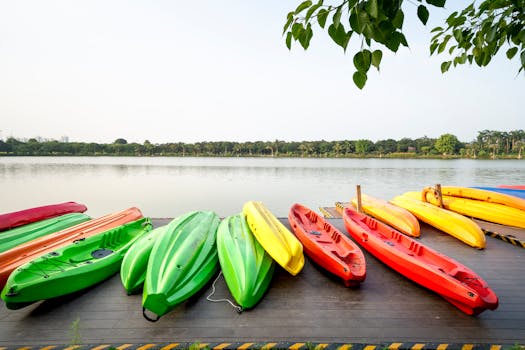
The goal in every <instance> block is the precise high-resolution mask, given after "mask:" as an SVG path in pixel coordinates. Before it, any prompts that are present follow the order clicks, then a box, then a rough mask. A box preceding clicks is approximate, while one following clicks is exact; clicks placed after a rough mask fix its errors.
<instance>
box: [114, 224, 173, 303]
mask: <svg viewBox="0 0 525 350" xmlns="http://www.w3.org/2000/svg"><path fill="white" fill-rule="evenodd" d="M166 228H167V226H161V227H157V228H156V229H154V230H153V231H151V233H149V234H147V235H143V236H141V237H140V238H139V239H138V240H137V241H136V242H135V243H134V244H133V245H132V246H131V247H130V248H129V249H128V251H127V253H126V255H124V259H122V265H121V268H120V279H121V281H122V285H123V286H124V289H126V292H128V294H134V293H137V292H139V291H140V290H141V289H142V287H143V285H144V281H145V280H146V270H147V268H148V260H149V256H150V254H151V250H152V249H153V245H154V244H155V241H156V240H157V238H159V236H160V235H162V234H163V233H164V231H166Z"/></svg>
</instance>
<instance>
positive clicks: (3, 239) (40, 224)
mask: <svg viewBox="0 0 525 350" xmlns="http://www.w3.org/2000/svg"><path fill="white" fill-rule="evenodd" d="M88 220H91V218H90V217H89V216H87V215H85V214H81V213H72V214H65V215H61V216H58V217H54V218H51V219H46V220H42V221H37V222H33V223H31V224H27V225H23V226H19V227H17V228H13V229H10V230H7V231H4V232H2V233H1V234H0V253H2V252H5V251H8V250H9V249H11V248H14V247H16V246H17V245H20V244H22V243H25V242H29V241H32V240H33V239H36V238H38V237H42V236H45V235H49V234H51V233H54V232H58V231H61V230H63V229H66V228H68V227H71V226H75V225H77V224H80V223H82V222H85V221H88Z"/></svg>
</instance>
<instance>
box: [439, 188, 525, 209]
mask: <svg viewBox="0 0 525 350" xmlns="http://www.w3.org/2000/svg"><path fill="white" fill-rule="evenodd" d="M441 194H442V195H443V196H452V197H459V198H465V199H475V200H478V201H484V202H488V203H496V204H503V205H506V206H508V207H512V208H516V209H520V210H525V199H523V198H518V197H515V196H510V195H508V194H504V193H497V192H493V191H487V190H482V189H479V188H470V187H458V186H442V187H441Z"/></svg>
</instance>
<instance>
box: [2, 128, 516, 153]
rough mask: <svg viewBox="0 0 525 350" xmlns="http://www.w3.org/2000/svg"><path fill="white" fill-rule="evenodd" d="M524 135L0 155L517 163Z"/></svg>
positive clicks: (34, 148) (46, 147)
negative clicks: (512, 160)
mask: <svg viewBox="0 0 525 350" xmlns="http://www.w3.org/2000/svg"><path fill="white" fill-rule="evenodd" d="M524 149H525V131H524V130H513V131H510V132H505V131H495V130H483V131H480V132H479V133H478V137H477V138H476V140H474V141H472V142H468V143H462V142H460V141H458V139H457V137H456V136H454V135H451V134H445V135H441V136H440V137H439V138H438V139H435V138H429V137H426V136H424V137H420V138H417V139H411V138H407V137H405V138H402V139H400V140H397V141H396V140H394V139H386V140H378V141H376V142H373V141H371V140H366V139H359V140H336V141H325V140H321V141H282V140H274V141H247V142H233V141H214V142H196V143H184V142H170V143H163V144H154V143H151V142H150V141H148V140H146V141H144V143H142V144H140V143H136V142H129V143H128V142H126V143H116V142H113V143H108V144H99V143H93V142H89V143H87V142H59V141H55V140H51V141H50V140H46V141H38V140H37V139H30V140H27V141H25V140H17V139H15V138H12V137H10V138H8V139H7V140H6V141H2V140H0V156H5V155H10V156H11V155H12V156H177V157H187V156H189V157H335V158H339V157H396V158H399V157H440V156H442V155H443V153H445V154H446V157H457V156H461V157H469V158H498V157H511V158H521V157H522V153H523V150H524Z"/></svg>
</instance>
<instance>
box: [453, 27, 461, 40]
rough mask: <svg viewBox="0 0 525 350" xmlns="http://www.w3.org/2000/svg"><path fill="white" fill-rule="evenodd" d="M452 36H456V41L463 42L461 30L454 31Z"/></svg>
mask: <svg viewBox="0 0 525 350" xmlns="http://www.w3.org/2000/svg"><path fill="white" fill-rule="evenodd" d="M452 34H454V39H456V41H457V42H458V43H460V42H462V41H463V31H461V29H454V31H453V32H452Z"/></svg>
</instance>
